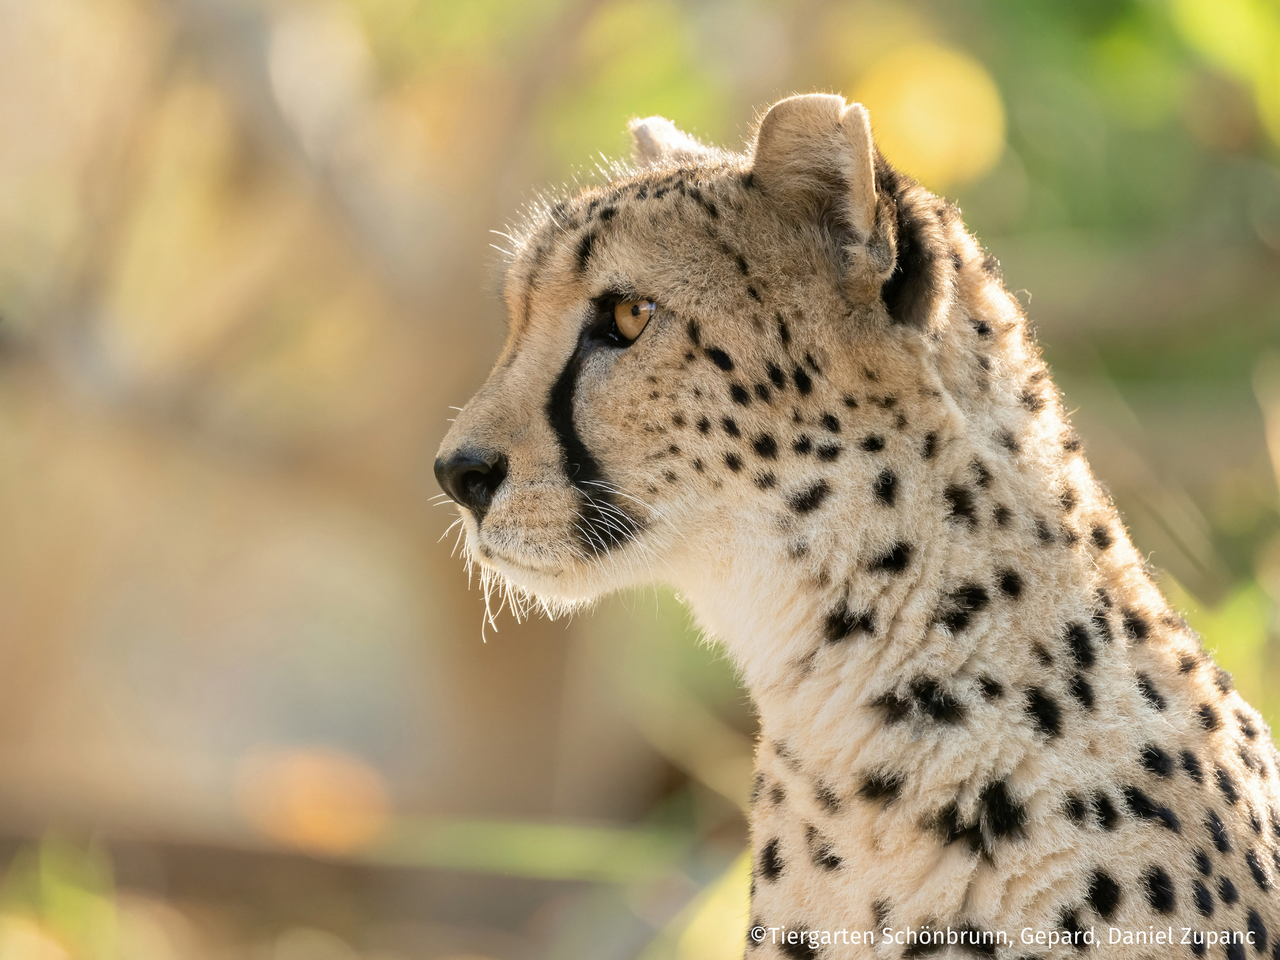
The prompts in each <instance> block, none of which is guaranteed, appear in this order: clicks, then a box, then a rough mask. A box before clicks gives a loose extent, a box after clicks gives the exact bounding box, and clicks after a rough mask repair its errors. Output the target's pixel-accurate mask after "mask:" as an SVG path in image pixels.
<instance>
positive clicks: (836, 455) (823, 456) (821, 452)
mask: <svg viewBox="0 0 1280 960" xmlns="http://www.w3.org/2000/svg"><path fill="white" fill-rule="evenodd" d="M843 451H844V447H841V446H839V445H838V444H834V443H827V444H824V445H822V446H821V447H819V448H818V459H819V460H821V461H822V462H823V463H834V462H835V461H836V460H838V459H840V454H841V453H842V452H843Z"/></svg>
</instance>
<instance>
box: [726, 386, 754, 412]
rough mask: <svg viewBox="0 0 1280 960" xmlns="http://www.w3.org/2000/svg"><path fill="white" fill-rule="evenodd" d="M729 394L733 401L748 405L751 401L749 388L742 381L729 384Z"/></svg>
mask: <svg viewBox="0 0 1280 960" xmlns="http://www.w3.org/2000/svg"><path fill="white" fill-rule="evenodd" d="M729 396H730V397H732V398H733V402H734V403H737V404H741V405H742V406H744V407H745V406H747V405H748V404H750V403H751V394H749V393H747V388H746V387H744V386H743V385H742V384H740V383H731V384H729Z"/></svg>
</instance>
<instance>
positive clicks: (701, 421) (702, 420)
mask: <svg viewBox="0 0 1280 960" xmlns="http://www.w3.org/2000/svg"><path fill="white" fill-rule="evenodd" d="M710 430H711V421H710V420H708V419H707V418H706V417H699V418H698V432H699V433H707V432H709V431H710Z"/></svg>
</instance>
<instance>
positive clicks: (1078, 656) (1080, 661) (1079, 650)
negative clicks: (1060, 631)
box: [1066, 623, 1097, 670]
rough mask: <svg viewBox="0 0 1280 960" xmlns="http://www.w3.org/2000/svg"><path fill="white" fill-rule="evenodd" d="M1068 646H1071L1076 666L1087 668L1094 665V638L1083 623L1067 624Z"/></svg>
mask: <svg viewBox="0 0 1280 960" xmlns="http://www.w3.org/2000/svg"><path fill="white" fill-rule="evenodd" d="M1066 641H1067V646H1068V647H1070V648H1071V659H1073V660H1074V661H1075V662H1076V666H1078V667H1082V668H1083V669H1085V670H1087V669H1089V668H1090V667H1092V666H1093V664H1094V662H1095V661H1096V659H1097V658H1096V656H1095V655H1094V651H1093V640H1092V638H1090V636H1089V631H1088V630H1086V629H1085V627H1084V624H1082V623H1069V624H1067V634H1066Z"/></svg>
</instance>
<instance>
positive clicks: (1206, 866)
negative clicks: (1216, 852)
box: [1195, 850, 1213, 877]
mask: <svg viewBox="0 0 1280 960" xmlns="http://www.w3.org/2000/svg"><path fill="white" fill-rule="evenodd" d="M1195 860H1196V869H1197V870H1199V871H1200V872H1201V873H1202V874H1203V875H1204V876H1206V877H1207V876H1209V875H1210V874H1211V873H1213V864H1212V863H1211V862H1210V861H1209V855H1208V854H1207V853H1205V852H1204V851H1203V850H1197V851H1196V857H1195Z"/></svg>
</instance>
